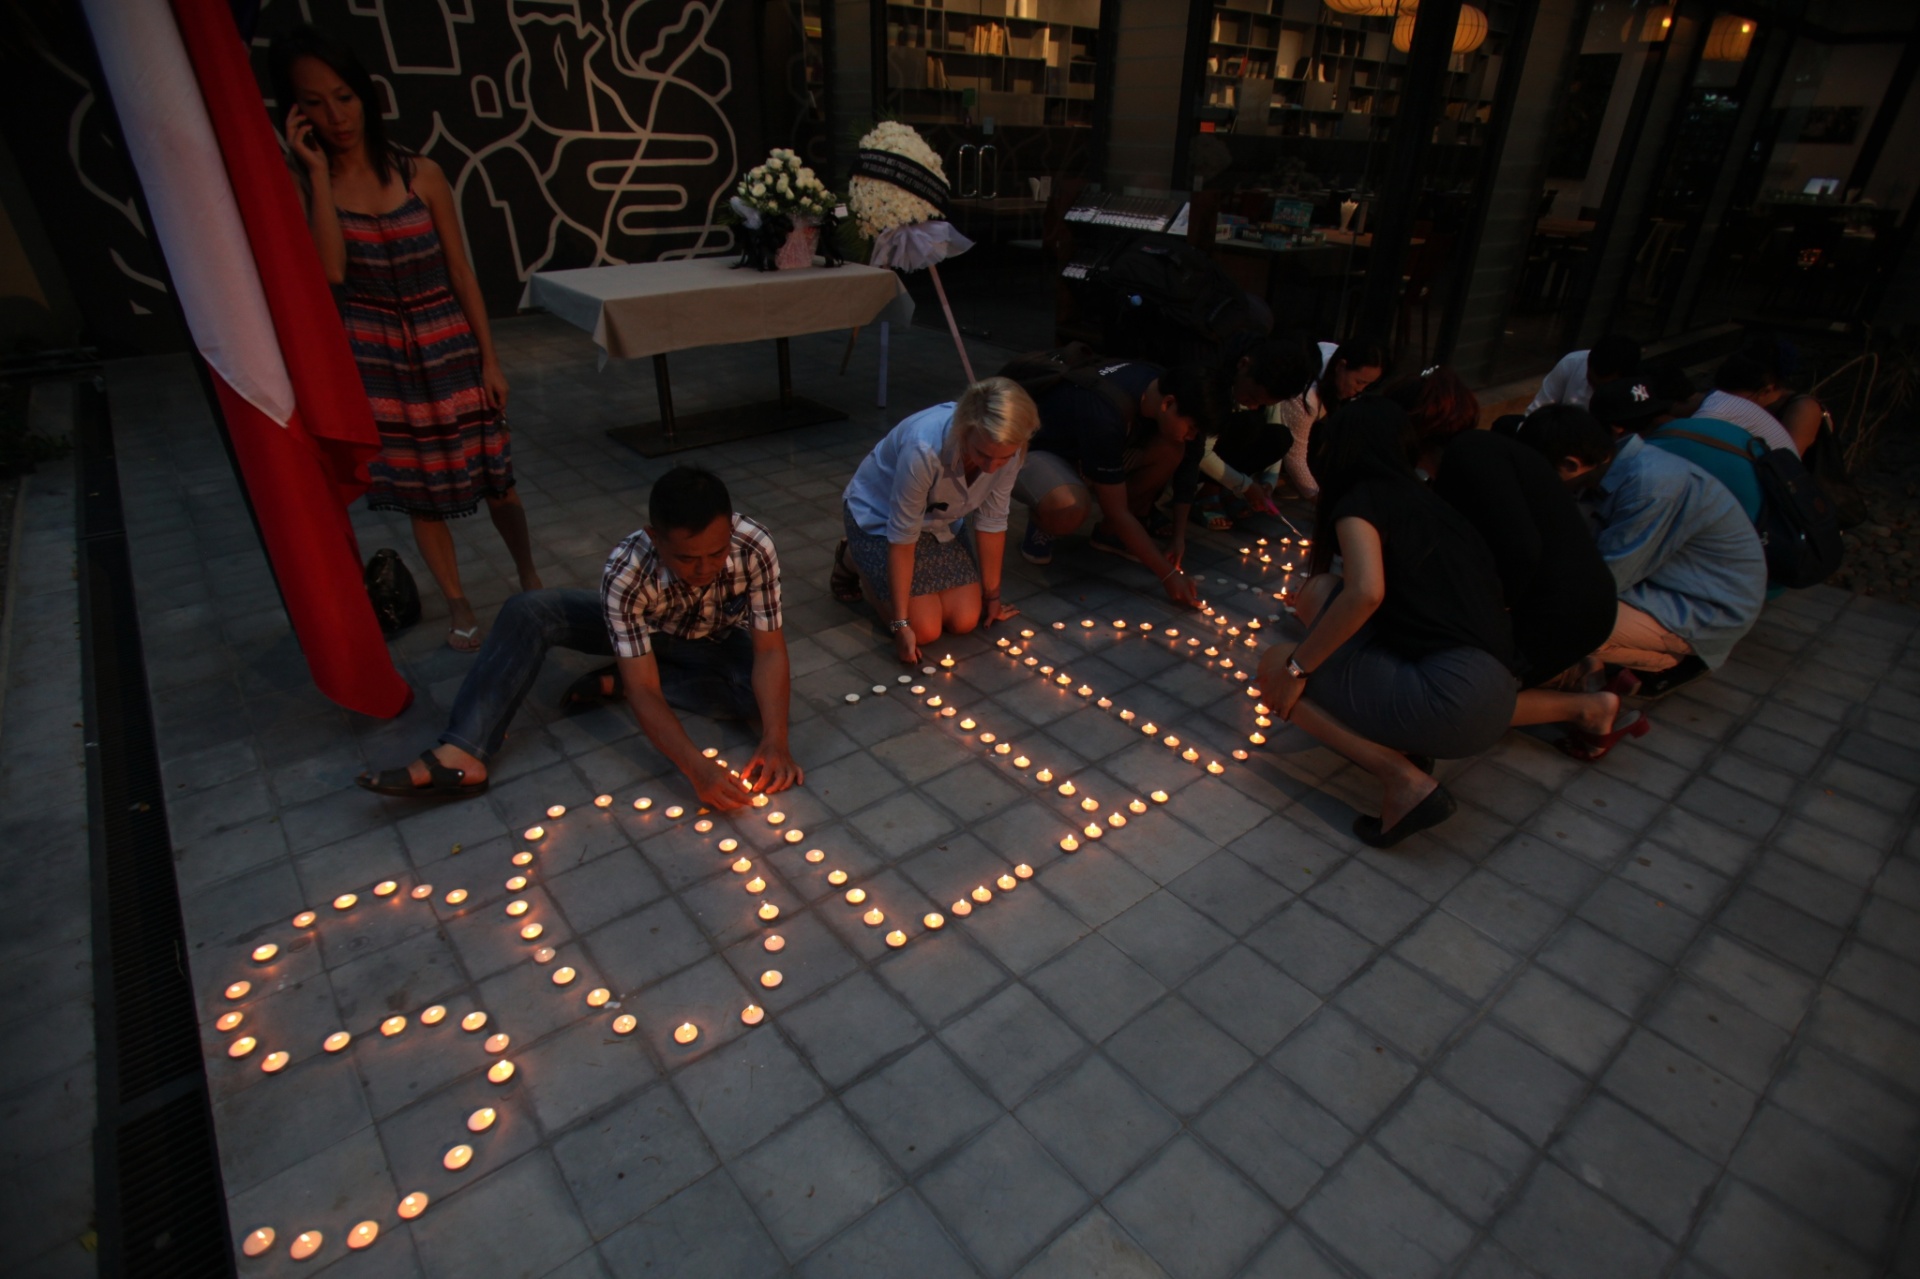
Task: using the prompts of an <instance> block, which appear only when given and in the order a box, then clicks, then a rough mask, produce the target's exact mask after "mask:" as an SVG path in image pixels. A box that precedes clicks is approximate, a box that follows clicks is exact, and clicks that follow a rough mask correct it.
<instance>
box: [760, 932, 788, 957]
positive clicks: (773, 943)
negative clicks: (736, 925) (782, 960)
mask: <svg viewBox="0 0 1920 1279" xmlns="http://www.w3.org/2000/svg"><path fill="white" fill-rule="evenodd" d="M760 945H761V946H762V947H763V948H764V949H765V950H767V951H768V952H769V953H771V954H779V953H780V952H781V951H783V950H785V949H786V948H787V939H786V938H784V937H782V936H781V935H780V934H779V933H768V934H767V937H766V940H765V941H763V942H761V943H760Z"/></svg>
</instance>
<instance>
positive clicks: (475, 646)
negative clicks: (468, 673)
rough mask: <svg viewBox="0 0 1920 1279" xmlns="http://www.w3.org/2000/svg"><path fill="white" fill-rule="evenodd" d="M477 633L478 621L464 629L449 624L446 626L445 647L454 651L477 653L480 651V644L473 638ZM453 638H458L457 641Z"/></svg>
mask: <svg viewBox="0 0 1920 1279" xmlns="http://www.w3.org/2000/svg"><path fill="white" fill-rule="evenodd" d="M479 633H480V624H479V623H478V622H476V623H474V624H473V625H472V626H469V627H467V628H466V629H465V630H455V629H454V628H453V627H451V626H449V627H448V628H447V647H448V648H450V649H452V650H453V651H454V652H456V653H477V652H479V651H480V645H479V643H478V642H477V641H476V640H475V639H474V636H476V635H478V634H479ZM455 640H458V641H459V643H455V642H454V641H455Z"/></svg>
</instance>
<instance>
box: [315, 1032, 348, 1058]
mask: <svg viewBox="0 0 1920 1279" xmlns="http://www.w3.org/2000/svg"><path fill="white" fill-rule="evenodd" d="M352 1042H353V1036H352V1035H349V1034H348V1033H347V1032H346V1031H344V1030H336V1031H334V1032H333V1033H332V1034H331V1035H328V1036H327V1037H326V1038H325V1039H323V1040H321V1041H320V1047H321V1048H323V1049H325V1050H326V1051H327V1052H330V1053H337V1052H339V1051H340V1050H341V1049H343V1048H345V1047H346V1046H347V1045H348V1044H350V1043H352Z"/></svg>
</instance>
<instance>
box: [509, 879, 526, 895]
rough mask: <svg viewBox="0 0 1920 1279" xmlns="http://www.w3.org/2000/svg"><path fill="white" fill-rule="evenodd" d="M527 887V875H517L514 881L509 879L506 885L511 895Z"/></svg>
mask: <svg viewBox="0 0 1920 1279" xmlns="http://www.w3.org/2000/svg"><path fill="white" fill-rule="evenodd" d="M526 886H527V877H526V876H525V875H515V876H514V877H513V878H512V879H509V880H508V881H507V883H506V889H507V891H508V892H510V893H517V892H519V891H520V890H521V889H523V888H525V887H526Z"/></svg>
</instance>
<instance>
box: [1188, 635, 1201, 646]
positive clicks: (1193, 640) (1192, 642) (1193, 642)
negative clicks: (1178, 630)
mask: <svg viewBox="0 0 1920 1279" xmlns="http://www.w3.org/2000/svg"><path fill="white" fill-rule="evenodd" d="M1187 647H1188V648H1199V647H1200V640H1199V638H1198V637H1197V636H1193V635H1189V636H1187Z"/></svg>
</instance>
